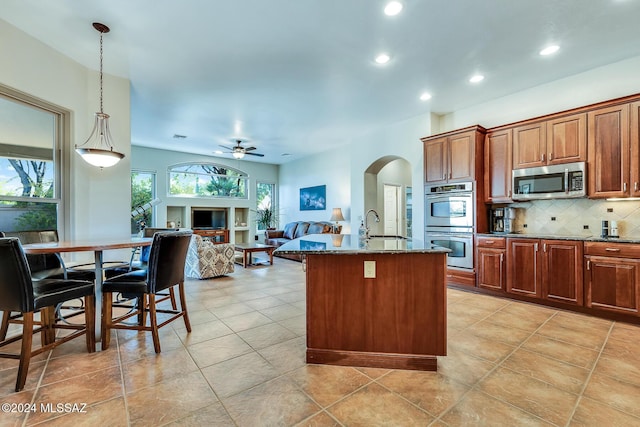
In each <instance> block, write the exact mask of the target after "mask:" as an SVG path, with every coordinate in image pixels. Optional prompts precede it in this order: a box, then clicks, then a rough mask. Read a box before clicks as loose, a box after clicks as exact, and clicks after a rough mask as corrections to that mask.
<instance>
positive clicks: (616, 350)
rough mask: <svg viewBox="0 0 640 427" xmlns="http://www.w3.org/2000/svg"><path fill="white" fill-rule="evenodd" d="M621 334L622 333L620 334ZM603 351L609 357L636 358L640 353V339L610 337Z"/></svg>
mask: <svg viewBox="0 0 640 427" xmlns="http://www.w3.org/2000/svg"><path fill="white" fill-rule="evenodd" d="M618 336H620V334H618ZM602 353H603V354H604V355H606V356H609V357H616V358H621V359H634V358H637V357H638V355H639V354H640V341H635V340H634V339H629V338H628V337H624V336H623V339H617V338H613V337H611V338H609V339H608V340H607V343H606V344H605V346H604V349H603V350H602Z"/></svg>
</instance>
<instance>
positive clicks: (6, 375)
mask: <svg viewBox="0 0 640 427" xmlns="http://www.w3.org/2000/svg"><path fill="white" fill-rule="evenodd" d="M11 362H13V363H12V364H11V365H13V366H12V367H9V368H7V367H5V368H4V369H2V370H1V371H0V398H2V401H3V402H4V399H5V397H6V396H12V395H14V394H15V389H16V379H17V378H18V361H17V360H11ZM46 366H47V365H46V360H40V361H38V362H31V363H30V364H29V371H28V372H27V380H26V381H25V384H24V388H23V391H27V390H35V389H36V387H37V386H38V383H39V382H40V378H41V377H42V375H43V373H45V367H46Z"/></svg>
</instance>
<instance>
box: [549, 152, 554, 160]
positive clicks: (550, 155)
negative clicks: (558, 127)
mask: <svg viewBox="0 0 640 427" xmlns="http://www.w3.org/2000/svg"><path fill="white" fill-rule="evenodd" d="M551 160H553V153H549V161H551Z"/></svg>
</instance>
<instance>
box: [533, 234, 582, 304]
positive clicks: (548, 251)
mask: <svg viewBox="0 0 640 427" xmlns="http://www.w3.org/2000/svg"><path fill="white" fill-rule="evenodd" d="M541 243H542V254H543V262H542V298H544V299H548V300H550V301H558V302H563V303H567V304H574V305H583V300H584V298H583V289H584V286H583V274H582V271H583V270H582V257H583V244H582V242H580V241H575V240H542V241H541Z"/></svg>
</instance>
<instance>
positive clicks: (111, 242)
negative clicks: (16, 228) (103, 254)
mask: <svg viewBox="0 0 640 427" xmlns="http://www.w3.org/2000/svg"><path fill="white" fill-rule="evenodd" d="M152 242H153V238H152V237H132V238H130V239H126V238H125V239H88V240H61V241H59V242H46V243H28V244H24V245H22V247H23V249H24V251H25V252H26V253H28V254H50V253H59V252H84V251H93V252H95V251H102V250H107V249H125V248H135V247H138V246H151V243H152Z"/></svg>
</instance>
